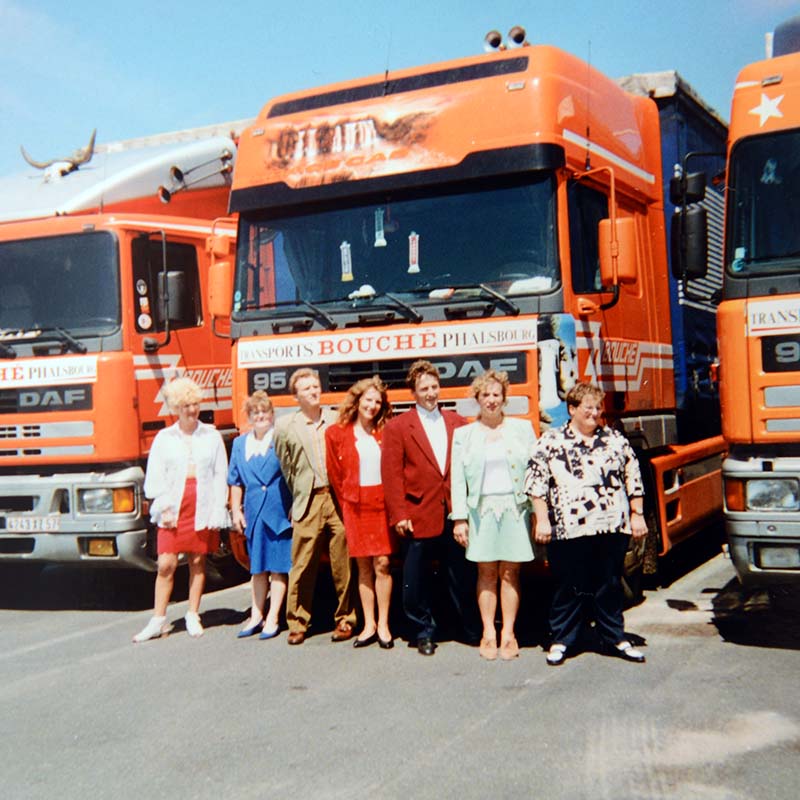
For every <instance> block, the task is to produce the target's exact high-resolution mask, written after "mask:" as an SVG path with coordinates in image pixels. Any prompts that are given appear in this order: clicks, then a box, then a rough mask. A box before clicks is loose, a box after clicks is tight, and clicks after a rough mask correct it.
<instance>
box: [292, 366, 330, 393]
mask: <svg viewBox="0 0 800 800" xmlns="http://www.w3.org/2000/svg"><path fill="white" fill-rule="evenodd" d="M303 378H314V380H315V381H316V382H317V383H319V384H320V385H322V383H321V381H320V379H319V372H317V371H316V370H315V369H311V367H300V369H296V370H295V371H294V372H293V373H292V374H291V376H290V377H289V391H290V392H291V393H292V394H297V392H296V391H295V388H296V387H297V381H299V380H302V379H303Z"/></svg>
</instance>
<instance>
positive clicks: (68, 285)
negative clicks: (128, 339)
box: [0, 232, 120, 337]
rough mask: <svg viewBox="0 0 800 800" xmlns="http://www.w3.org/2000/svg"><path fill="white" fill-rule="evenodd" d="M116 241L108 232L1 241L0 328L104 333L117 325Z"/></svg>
mask: <svg viewBox="0 0 800 800" xmlns="http://www.w3.org/2000/svg"><path fill="white" fill-rule="evenodd" d="M119 318H120V299H119V266H118V257H117V245H116V241H115V239H114V237H113V236H112V235H111V234H110V233H107V232H92V233H77V234H70V235H66V236H48V237H46V238H41V239H18V240H15V241H6V242H0V332H2V333H4V334H5V335H6V336H8V335H9V334H10V333H13V332H22V333H26V332H31V331H41V334H40V335H41V336H42V337H44V336H49V335H51V333H52V334H53V335H57V336H62V335H63V332H64V331H66V332H69V333H70V334H71V335H73V336H75V335H83V334H86V335H89V334H100V333H106V332H110V331H112V330H114V329H115V328H116V327H118V326H119Z"/></svg>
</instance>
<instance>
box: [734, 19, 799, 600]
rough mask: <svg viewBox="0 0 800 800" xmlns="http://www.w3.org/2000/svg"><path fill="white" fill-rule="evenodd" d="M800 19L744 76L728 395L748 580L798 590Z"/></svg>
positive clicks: (738, 103) (739, 532)
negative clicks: (794, 586)
mask: <svg viewBox="0 0 800 800" xmlns="http://www.w3.org/2000/svg"><path fill="white" fill-rule="evenodd" d="M798 51H800V17H795V18H794V19H792V20H789V21H788V22H786V23H784V24H783V25H781V26H779V27H778V28H776V30H775V32H774V38H773V52H772V57H770V58H767V59H765V60H764V61H759V62H757V63H755V64H750V65H749V66H747V67H745V68H744V69H743V70H742V71H741V73H740V74H739V76H738V78H737V81H736V86H735V88H734V93H733V102H732V107H731V125H730V137H729V147H728V167H727V184H728V189H727V205H726V217H725V221H726V231H725V283H724V292H723V301H722V303H721V305H720V307H719V318H718V326H719V345H720V353H719V357H720V394H721V400H722V424H723V433H724V436H725V438H726V440H727V442H728V444H729V448H730V453H729V456H728V458H727V459H726V460H725V462H724V465H723V476H724V485H725V526H726V531H727V536H728V542H729V548H730V554H731V557H732V559H733V563H734V565H735V567H736V571H737V573H738V575H739V578H740V580H741V581H742V583H744V584H745V585H749V586H769V585H771V584H775V583H782V582H798V581H800V224H798V211H800V52H798Z"/></svg>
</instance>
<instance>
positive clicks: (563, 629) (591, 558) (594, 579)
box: [547, 533, 630, 647]
mask: <svg viewBox="0 0 800 800" xmlns="http://www.w3.org/2000/svg"><path fill="white" fill-rule="evenodd" d="M629 538H630V537H629V536H628V535H627V534H624V533H603V534H598V535H597V536H580V537H578V538H577V539H562V540H558V541H556V540H554V541H551V542H550V544H548V545H547V557H548V560H549V561H550V570H551V572H552V574H553V577H554V578H555V581H556V590H555V593H554V595H553V604H552V606H551V607H550V632H551V634H552V636H553V643H554V644H563V645H566V646H567V647H571V646H572V645H574V644H575V642H576V641H577V640H578V637H579V636H580V634H581V630H582V628H583V626H584V624H585V622H586V621H587V619H589V618H592V617H593V618H594V620H595V623H596V626H597V632H598V633H599V635H600V638H601V639H602V640H603V642H604V643H607V644H611V645H615V644H617V643H618V642H621V641H622V640H623V639H624V638H625V625H624V622H623V618H622V609H623V605H624V602H625V595H624V592H623V590H622V582H621V578H622V569H623V564H624V561H625V551H626V550H627V548H628V539H629Z"/></svg>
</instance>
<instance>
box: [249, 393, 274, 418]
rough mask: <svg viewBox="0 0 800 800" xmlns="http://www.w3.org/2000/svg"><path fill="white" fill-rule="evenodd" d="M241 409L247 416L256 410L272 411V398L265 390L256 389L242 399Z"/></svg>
mask: <svg viewBox="0 0 800 800" xmlns="http://www.w3.org/2000/svg"><path fill="white" fill-rule="evenodd" d="M242 410H243V411H244V413H245V415H246V416H248V417H249V416H250V415H251V414H254V413H255V412H256V411H272V410H273V409H272V400H270V399H269V395H268V394H267V393H266V392H265V391H263V390H261V389H258V390H257V391H255V392H253V394H251V395H250V397H248V398H247V399H246V400H245V401H244V406H243V407H242Z"/></svg>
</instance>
